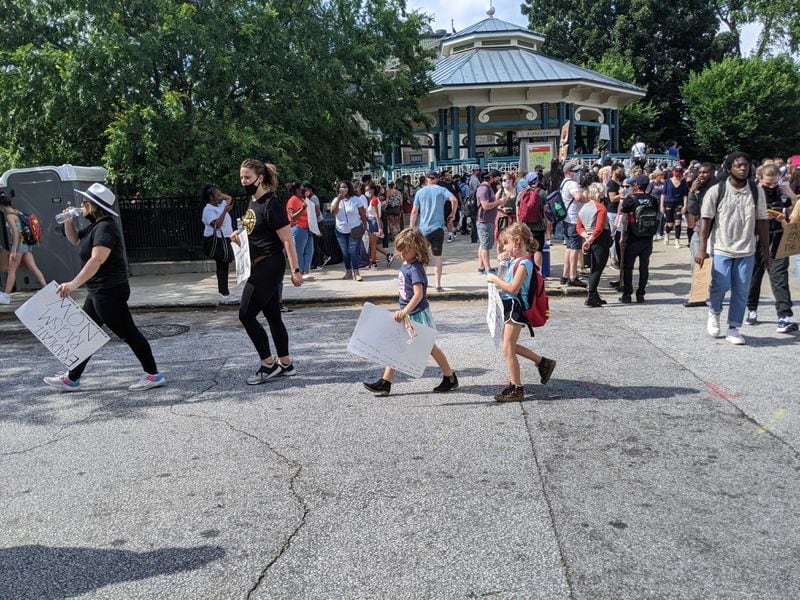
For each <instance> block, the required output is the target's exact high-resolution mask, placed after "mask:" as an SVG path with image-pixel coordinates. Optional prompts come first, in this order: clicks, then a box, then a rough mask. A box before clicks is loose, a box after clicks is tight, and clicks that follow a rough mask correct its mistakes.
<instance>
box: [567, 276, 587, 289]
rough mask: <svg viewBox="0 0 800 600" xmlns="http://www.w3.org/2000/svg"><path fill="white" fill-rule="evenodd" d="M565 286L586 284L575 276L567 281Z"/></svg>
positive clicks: (582, 286) (583, 286)
mask: <svg viewBox="0 0 800 600" xmlns="http://www.w3.org/2000/svg"><path fill="white" fill-rule="evenodd" d="M567 287H579V288H585V287H587V285H586V282H585V281H581V280H580V279H577V278H575V279H570V280H568V281H567Z"/></svg>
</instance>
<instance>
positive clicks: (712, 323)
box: [706, 313, 719, 338]
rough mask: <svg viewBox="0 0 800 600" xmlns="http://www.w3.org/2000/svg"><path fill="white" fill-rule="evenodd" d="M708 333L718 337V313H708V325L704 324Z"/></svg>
mask: <svg viewBox="0 0 800 600" xmlns="http://www.w3.org/2000/svg"><path fill="white" fill-rule="evenodd" d="M706 331H708V335H710V336H711V337H713V338H716V337H719V315H715V314H712V313H709V314H708V325H706Z"/></svg>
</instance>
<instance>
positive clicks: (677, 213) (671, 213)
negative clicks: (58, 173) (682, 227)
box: [664, 204, 683, 223]
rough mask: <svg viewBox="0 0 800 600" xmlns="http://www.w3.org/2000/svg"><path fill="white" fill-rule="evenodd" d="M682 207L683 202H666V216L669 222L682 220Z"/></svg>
mask: <svg viewBox="0 0 800 600" xmlns="http://www.w3.org/2000/svg"><path fill="white" fill-rule="evenodd" d="M681 208H683V204H665V205H664V218H665V220H666V222H667V223H674V222H675V221H680V220H681Z"/></svg>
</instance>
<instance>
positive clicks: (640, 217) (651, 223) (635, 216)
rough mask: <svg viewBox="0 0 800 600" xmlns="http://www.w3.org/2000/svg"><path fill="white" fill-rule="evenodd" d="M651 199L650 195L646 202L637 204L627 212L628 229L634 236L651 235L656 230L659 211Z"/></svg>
mask: <svg viewBox="0 0 800 600" xmlns="http://www.w3.org/2000/svg"><path fill="white" fill-rule="evenodd" d="M637 200H638V199H637ZM651 200H652V196H651V197H650V200H648V202H647V203H646V204H639V205H638V206H637V207H636V208H634V209H633V212H631V213H629V214H630V217H629V220H628V223H629V229H630V232H631V233H632V234H633V235H635V236H636V237H653V236H654V235H655V234H656V233H657V232H658V213H659V211H658V209H657V208H656V207H654V206H653V203H652V201H651Z"/></svg>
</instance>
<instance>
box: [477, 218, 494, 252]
mask: <svg viewBox="0 0 800 600" xmlns="http://www.w3.org/2000/svg"><path fill="white" fill-rule="evenodd" d="M478 242H479V243H480V247H481V250H491V249H492V246H494V225H492V224H491V223H481V222H480V221H478Z"/></svg>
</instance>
